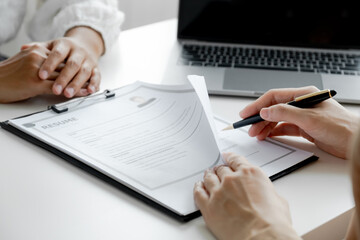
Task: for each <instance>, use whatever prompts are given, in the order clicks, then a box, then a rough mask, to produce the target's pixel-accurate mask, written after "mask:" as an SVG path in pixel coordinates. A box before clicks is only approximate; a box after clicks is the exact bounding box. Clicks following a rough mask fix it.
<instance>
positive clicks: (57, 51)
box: [52, 48, 63, 58]
mask: <svg viewBox="0 0 360 240" xmlns="http://www.w3.org/2000/svg"><path fill="white" fill-rule="evenodd" d="M52 55H53V56H54V57H56V58H61V57H62V56H63V53H62V51H61V50H60V49H59V48H56V49H54V50H53V51H52Z"/></svg>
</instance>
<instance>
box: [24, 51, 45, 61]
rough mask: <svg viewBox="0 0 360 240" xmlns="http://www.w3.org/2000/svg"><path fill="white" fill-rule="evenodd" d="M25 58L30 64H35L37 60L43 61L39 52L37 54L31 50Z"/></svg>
mask: <svg viewBox="0 0 360 240" xmlns="http://www.w3.org/2000/svg"><path fill="white" fill-rule="evenodd" d="M27 57H28V58H29V60H30V61H31V62H37V61H39V60H43V59H44V58H43V57H42V56H41V54H40V53H39V52H37V51H36V50H32V51H30V52H29V54H28V55H27Z"/></svg>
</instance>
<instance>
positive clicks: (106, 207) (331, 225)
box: [0, 20, 360, 240]
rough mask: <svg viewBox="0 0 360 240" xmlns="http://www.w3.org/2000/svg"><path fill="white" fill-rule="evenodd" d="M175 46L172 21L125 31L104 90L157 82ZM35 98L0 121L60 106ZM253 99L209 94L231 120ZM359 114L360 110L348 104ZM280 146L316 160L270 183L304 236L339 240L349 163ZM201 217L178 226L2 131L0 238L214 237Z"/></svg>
mask: <svg viewBox="0 0 360 240" xmlns="http://www.w3.org/2000/svg"><path fill="white" fill-rule="evenodd" d="M175 41H176V20H169V21H164V22H160V23H156V24H152V25H148V26H144V27H140V28H136V29H132V30H128V31H124V32H123V33H122V34H121V36H120V39H119V41H118V44H117V45H116V46H115V47H114V48H113V49H111V51H109V52H108V53H107V54H106V55H105V56H104V57H103V59H102V60H101V62H100V68H101V70H102V76H103V84H102V89H106V88H114V87H119V86H122V85H124V84H127V83H131V82H133V81H136V80H142V81H146V82H152V83H160V81H161V79H162V77H163V72H164V69H165V66H166V62H167V59H168V57H169V55H170V51H171V48H172V46H173V44H174V43H175ZM63 100H64V99H62V98H59V97H39V98H34V99H31V100H29V101H25V102H21V103H15V104H7V105H4V104H2V105H1V104H0V121H5V120H8V119H10V118H13V117H17V116H21V115H24V114H28V113H32V112H35V111H39V110H43V109H45V108H46V107H47V106H48V105H51V104H54V103H57V102H61V101H63ZM251 101H253V99H251V98H239V97H211V104H212V108H213V111H214V113H215V114H217V115H220V116H222V117H223V118H225V119H227V120H229V121H235V120H238V112H239V110H241V109H242V108H243V107H244V106H245V105H247V104H248V103H250V102H251ZM346 107H348V108H349V109H351V110H353V111H358V110H359V108H360V106H356V105H347V106H346ZM280 140H281V141H283V142H286V143H288V144H291V145H293V146H296V147H299V148H301V149H304V150H308V151H312V152H314V153H315V154H316V155H317V156H319V157H320V159H319V160H318V161H317V162H315V163H312V164H309V165H307V166H305V167H303V168H301V169H299V170H297V171H295V172H293V173H291V174H290V175H287V176H285V177H283V178H281V179H278V180H276V181H275V182H274V184H275V187H276V189H277V191H278V192H279V193H280V194H281V195H282V196H284V197H285V198H286V199H287V200H288V202H289V204H290V209H291V214H292V219H293V225H294V228H295V230H296V231H297V232H298V233H299V234H300V235H301V236H302V237H303V238H304V239H341V237H342V236H343V235H344V232H345V230H346V225H347V222H348V220H349V217H350V212H351V210H352V208H353V207H354V203H353V199H352V190H351V182H350V178H349V176H348V169H347V167H348V166H347V161H345V160H342V159H338V158H336V157H333V156H330V155H329V154H326V153H324V152H322V151H321V150H319V149H318V148H316V147H315V146H314V145H313V144H310V143H308V142H306V141H304V140H300V139H297V138H290V137H284V138H281V139H280ZM213 238H214V237H213V236H212V235H211V233H210V232H209V231H208V230H207V228H206V227H205V224H204V221H203V219H202V218H197V219H195V220H193V221H191V222H188V223H180V222H178V221H176V220H173V219H172V218H170V217H168V216H166V215H164V214H163V213H161V212H159V211H157V210H155V209H153V208H151V207H149V206H147V205H145V204H144V203H142V202H141V201H139V200H137V199H135V198H133V197H130V196H128V195H127V194H125V193H123V192H121V191H120V190H118V189H116V188H114V187H112V186H110V185H108V184H107V183H104V182H103V181H102V180H99V179H97V178H95V177H93V176H91V175H89V174H88V173H86V172H84V171H83V170H80V169H78V168H76V167H74V166H73V165H71V164H69V163H67V162H66V161H64V160H62V159H60V158H59V157H57V156H55V155H53V154H51V153H49V152H47V151H45V150H43V149H40V148H39V147H37V146H35V145H33V144H31V143H28V142H26V141H25V140H22V139H21V138H18V137H16V136H15V135H13V134H11V133H8V132H6V131H5V130H2V129H1V130H0V239H6V240H10V239H27V240H31V239H36V240H43V239H44V240H45V239H52V240H56V239H87V240H90V239H213Z"/></svg>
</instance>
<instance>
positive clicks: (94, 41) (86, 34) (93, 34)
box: [65, 26, 105, 59]
mask: <svg viewBox="0 0 360 240" xmlns="http://www.w3.org/2000/svg"><path fill="white" fill-rule="evenodd" d="M65 37H69V38H73V39H75V40H77V41H81V45H83V46H84V48H86V49H87V50H90V51H91V52H92V53H93V55H94V56H95V57H96V58H97V59H98V58H99V57H100V56H101V55H103V54H104V52H105V44H104V40H103V38H102V36H101V34H100V33H99V32H97V31H95V30H94V29H92V28H90V27H85V26H78V27H74V28H71V29H70V30H68V31H67V32H66V33H65Z"/></svg>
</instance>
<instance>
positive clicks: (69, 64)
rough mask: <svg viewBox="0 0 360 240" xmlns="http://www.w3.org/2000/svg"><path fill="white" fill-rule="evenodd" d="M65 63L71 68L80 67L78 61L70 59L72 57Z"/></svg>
mask: <svg viewBox="0 0 360 240" xmlns="http://www.w3.org/2000/svg"><path fill="white" fill-rule="evenodd" d="M66 65H67V66H68V67H69V68H71V69H79V68H80V63H79V62H77V61H75V60H72V59H70V60H69V61H67V62H66Z"/></svg>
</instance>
